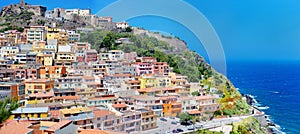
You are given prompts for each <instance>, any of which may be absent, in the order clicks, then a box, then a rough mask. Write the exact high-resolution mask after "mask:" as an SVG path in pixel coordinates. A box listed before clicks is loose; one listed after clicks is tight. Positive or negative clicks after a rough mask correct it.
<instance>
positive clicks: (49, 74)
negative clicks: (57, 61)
mask: <svg viewBox="0 0 300 134" xmlns="http://www.w3.org/2000/svg"><path fill="white" fill-rule="evenodd" d="M66 75H67V68H66V67H65V66H42V67H40V68H39V69H38V78H50V79H56V78H60V77H64V76H66Z"/></svg>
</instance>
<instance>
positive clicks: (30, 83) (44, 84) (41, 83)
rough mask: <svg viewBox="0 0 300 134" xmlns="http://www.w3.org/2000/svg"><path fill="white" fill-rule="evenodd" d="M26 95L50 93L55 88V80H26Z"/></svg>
mask: <svg viewBox="0 0 300 134" xmlns="http://www.w3.org/2000/svg"><path fill="white" fill-rule="evenodd" d="M24 84H25V94H26V95H29V94H33V93H38V92H49V91H51V89H52V88H53V87H54V80H50V79H32V80H30V79H29V80H26V81H25V82H24Z"/></svg>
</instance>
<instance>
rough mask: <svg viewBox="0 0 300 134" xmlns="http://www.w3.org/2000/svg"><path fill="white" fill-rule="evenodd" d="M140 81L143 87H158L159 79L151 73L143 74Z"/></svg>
mask: <svg viewBox="0 0 300 134" xmlns="http://www.w3.org/2000/svg"><path fill="white" fill-rule="evenodd" d="M139 81H141V89H143V88H155V87H158V80H157V79H156V78H155V77H153V76H151V75H147V76H142V77H140V78H139Z"/></svg>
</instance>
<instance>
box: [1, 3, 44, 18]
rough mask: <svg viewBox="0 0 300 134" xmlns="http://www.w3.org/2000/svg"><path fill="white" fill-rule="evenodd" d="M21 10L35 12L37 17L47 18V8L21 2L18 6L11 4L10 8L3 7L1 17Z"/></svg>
mask: <svg viewBox="0 0 300 134" xmlns="http://www.w3.org/2000/svg"><path fill="white" fill-rule="evenodd" d="M21 9H26V10H27V11H29V12H33V13H34V15H35V16H45V12H46V10H47V8H46V7H45V6H40V5H29V4H27V3H25V2H24V0H21V1H20V3H18V4H11V5H8V6H3V7H2V11H1V16H3V15H5V14H6V12H7V11H8V10H11V11H17V12H18V11H21Z"/></svg>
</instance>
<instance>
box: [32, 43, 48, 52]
mask: <svg viewBox="0 0 300 134" xmlns="http://www.w3.org/2000/svg"><path fill="white" fill-rule="evenodd" d="M45 46H46V41H35V42H33V44H32V50H33V52H37V53H38V52H41V51H42V50H44V49H45Z"/></svg>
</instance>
